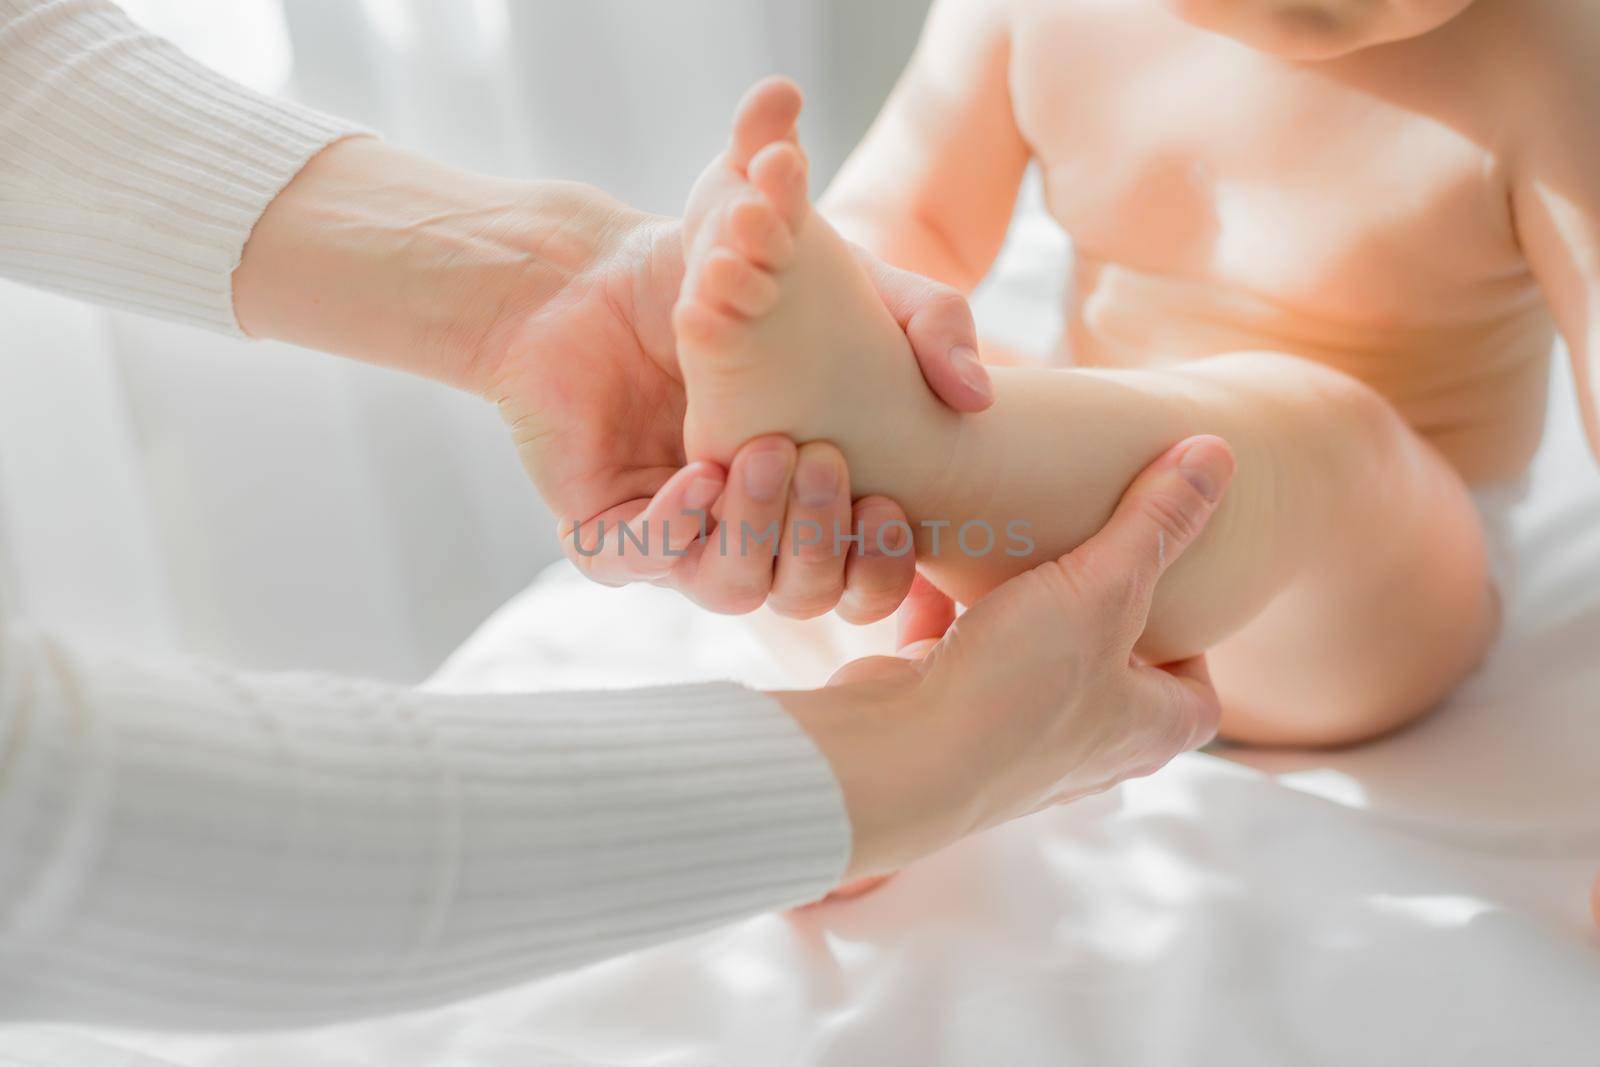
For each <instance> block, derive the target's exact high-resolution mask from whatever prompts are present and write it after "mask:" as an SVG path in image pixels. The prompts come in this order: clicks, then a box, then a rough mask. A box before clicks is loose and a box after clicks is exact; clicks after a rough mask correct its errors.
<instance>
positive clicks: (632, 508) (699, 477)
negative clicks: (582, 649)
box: [559, 462, 727, 585]
mask: <svg viewBox="0 0 1600 1067" xmlns="http://www.w3.org/2000/svg"><path fill="white" fill-rule="evenodd" d="M726 484H727V475H726V474H725V473H724V472H723V470H722V468H721V467H719V466H717V464H715V463H709V462H698V463H691V464H690V465H689V466H687V467H685V468H684V469H683V470H681V471H679V472H678V473H677V474H675V475H673V476H672V477H671V478H669V479H668V480H667V483H666V484H665V485H663V486H662V487H661V489H660V491H659V492H657V493H656V495H655V497H654V498H652V499H650V500H647V501H646V500H633V501H629V502H628V503H626V504H619V505H617V506H616V507H614V508H611V509H610V510H608V511H605V512H603V513H601V514H600V515H597V516H596V517H594V518H593V519H589V520H588V521H586V522H582V523H578V522H571V521H563V522H562V523H561V526H560V528H559V533H560V536H561V548H562V551H563V552H564V553H565V554H566V556H567V558H568V559H570V560H571V561H572V562H573V564H574V565H576V566H577V568H578V569H579V570H580V571H582V572H583V573H584V574H585V575H587V576H588V577H589V578H591V579H593V580H594V581H597V582H600V583H602V584H605V585H626V584H628V583H629V582H639V581H658V580H661V579H663V578H665V577H666V576H667V575H668V574H670V573H671V572H672V570H673V568H674V567H676V566H677V565H678V563H679V562H680V561H681V560H682V558H683V553H684V552H686V551H687V550H688V548H689V546H691V545H692V544H693V543H694V541H695V539H696V538H697V537H699V536H700V535H701V533H702V532H703V531H704V530H705V528H706V527H707V526H708V525H709V523H710V515H711V509H712V507H713V506H714V505H715V504H716V502H717V500H718V498H719V497H721V495H722V492H723V488H724V486H725V485H726Z"/></svg>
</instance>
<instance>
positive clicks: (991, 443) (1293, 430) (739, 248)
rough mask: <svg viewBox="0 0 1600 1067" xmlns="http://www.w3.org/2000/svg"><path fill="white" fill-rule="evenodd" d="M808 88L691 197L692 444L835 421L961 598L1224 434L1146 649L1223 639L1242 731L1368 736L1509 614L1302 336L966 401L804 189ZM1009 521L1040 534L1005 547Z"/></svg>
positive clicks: (1462, 668)
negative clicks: (938, 382)
mask: <svg viewBox="0 0 1600 1067" xmlns="http://www.w3.org/2000/svg"><path fill="white" fill-rule="evenodd" d="M798 109H799V101H798V97H797V95H796V94H795V93H794V91H793V90H792V89H791V88H789V87H787V86H784V85H782V84H769V85H767V86H763V87H762V88H761V89H760V90H758V91H757V92H756V93H754V94H752V96H751V97H750V98H748V99H747V101H746V103H745V105H744V106H743V107H742V108H741V111H740V116H739V119H738V121H737V123H736V129H735V135H734V144H733V147H732V148H731V149H730V151H729V152H728V153H727V155H726V156H724V157H723V158H722V159H721V160H719V161H718V162H717V163H716V164H714V165H713V167H712V168H711V169H710V170H709V171H708V172H707V175H706V177H705V178H703V179H702V182H701V184H700V186H699V187H698V188H697V190H696V194H695V197H694V200H693V201H692V202H691V210H690V218H689V227H688V233H689V240H690V268H689V276H688V280H687V282H686V284H685V290H684V296H683V299H682V301H681V303H680V307H679V312H678V316H677V325H678V329H679V349H680V357H681V360H682V363H683V368H684V374H685V379H686V382H687V385H688V393H689V412H688V418H687V424H686V432H687V436H688V443H689V447H690V450H691V451H692V452H693V453H694V454H695V455H697V456H705V457H708V458H713V459H720V460H726V459H728V458H729V457H730V456H731V454H732V452H733V450H734V449H736V448H737V447H738V445H740V444H742V443H743V442H744V441H745V440H747V439H749V438H751V437H755V436H758V435H760V434H764V433H774V432H777V433H786V434H790V435H792V436H794V437H796V438H797V439H802V440H818V439H827V440H832V441H833V442H835V443H836V444H838V445H839V446H840V447H841V448H842V449H843V451H844V454H845V456H846V457H847V459H848V460H849V461H850V464H851V477H852V484H853V485H854V486H855V487H856V488H857V489H858V490H859V491H860V492H864V493H884V494H886V495H889V496H891V497H893V498H895V499H897V500H899V501H900V503H901V504H902V505H903V506H904V507H905V508H906V510H907V512H908V513H909V514H910V515H911V516H912V518H913V520H915V521H916V522H918V523H919V531H918V538H917V544H918V549H919V553H920V555H921V557H922V560H923V563H924V566H925V569H926V570H927V571H928V573H929V574H930V575H931V576H932V577H933V578H934V580H935V581H936V582H937V583H938V584H940V585H941V586H942V587H944V588H945V589H946V590H947V591H949V592H951V593H952V594H954V595H956V596H957V597H958V598H959V599H961V600H963V601H966V602H971V601H973V600H975V599H977V598H978V597H980V596H981V595H983V594H984V593H986V592H988V591H989V590H990V589H992V588H993V587H994V586H995V585H996V584H998V583H999V582H1001V581H1003V580H1005V579H1006V578H1009V577H1011V576H1012V575H1014V574H1017V573H1020V572H1021V571H1022V570H1024V569H1026V568H1027V567H1029V566H1032V565H1034V564H1036V563H1038V562H1040V561H1042V560H1044V559H1047V558H1053V557H1056V556H1059V555H1061V554H1062V553H1064V552H1066V551H1068V550H1070V549H1071V548H1073V547H1075V546H1076V545H1077V544H1079V543H1081V542H1082V541H1084V540H1086V539H1087V538H1088V537H1089V536H1090V535H1092V534H1093V533H1094V532H1095V531H1096V530H1097V529H1098V528H1099V527H1100V525H1101V524H1102V523H1103V522H1104V521H1105V519H1106V518H1107V517H1108V516H1109V515H1110V513H1111V510H1112V508H1113V507H1114V505H1115V504H1116V501H1117V499H1118V498H1119V497H1120V495H1121V494H1122V492H1123V490H1124V489H1125V488H1126V487H1127V485H1128V484H1129V483H1130V482H1131V480H1132V479H1133V477H1134V476H1135V475H1136V474H1137V473H1138V472H1139V470H1141V469H1142V468H1143V467H1144V466H1145V465H1146V464H1147V463H1148V462H1150V461H1151V460H1152V459H1154V458H1155V457H1156V456H1157V455H1159V454H1160V453H1161V452H1162V451H1164V450H1165V449H1166V448H1168V447H1170V446H1171V445H1172V444H1174V443H1175V442H1177V441H1179V440H1181V439H1183V438H1184V437H1187V436H1190V435H1192V434H1195V433H1216V434H1220V435H1221V436H1223V437H1225V438H1227V439H1228V441H1229V442H1230V443H1231V444H1232V445H1233V447H1234V449H1235V451H1236V453H1237V454H1238V457H1239V471H1238V475H1237V476H1236V478H1235V481H1234V484H1233V488H1232V489H1231V491H1230V492H1229V494H1228V498H1227V500H1226V501H1225V503H1224V505H1223V507H1222V508H1221V509H1220V511H1219V513H1218V515H1217V517H1216V519H1215V520H1214V521H1213V524H1212V526H1211V527H1210V528H1209V529H1208V531H1207V532H1206V534H1205V536H1204V537H1203V538H1202V539H1201V541H1200V543H1199V544H1197V545H1196V546H1195V547H1194V548H1193V549H1191V550H1190V552H1189V553H1187V554H1186V555H1185V556H1184V558H1183V559H1182V560H1181V561H1180V562H1179V563H1178V565H1177V566H1176V567H1174V569H1173V570H1172V571H1171V572H1170V573H1169V575H1168V576H1167V578H1166V579H1165V580H1164V581H1163V583H1162V586H1161V588H1160V590H1159V591H1158V596H1157V603H1156V607H1155V611H1154V612H1153V614H1152V616H1151V620H1150V626H1149V629H1148V631H1147V633H1146V634H1145V637H1144V639H1143V641H1142V642H1141V645H1140V651H1141V654H1143V655H1146V656H1147V657H1149V658H1151V659H1154V660H1160V661H1165V660H1169V659H1176V658H1182V657H1186V656H1189V655H1193V654H1195V653H1198V652H1201V651H1204V650H1207V649H1212V648H1216V649H1217V652H1216V659H1215V664H1216V670H1217V675H1218V684H1219V689H1220V691H1221V692H1222V694H1223V699H1224V704H1225V707H1226V709H1227V711H1226V719H1225V726H1226V728H1227V729H1228V731H1229V732H1230V733H1232V734H1233V735H1234V736H1238V737H1240V738H1242V739H1245V740H1255V741H1263V742H1277V743H1301V744H1305V743H1323V744H1327V743H1339V742H1345V741H1352V740H1357V739H1360V738H1362V737H1367V736H1372V735H1374V734H1376V733H1380V732H1383V731H1385V730H1388V729H1391V728H1393V727H1395V726H1398V725H1400V724H1402V723H1403V722H1405V721H1407V720H1408V719H1409V718H1411V717H1413V716H1415V715H1416V714H1418V713H1420V712H1422V711H1424V710H1426V709H1427V708H1428V707H1429V706H1431V705H1432V704H1433V703H1434V702H1436V701H1437V700H1438V699H1439V698H1440V697H1442V696H1443V695H1444V694H1445V693H1447V692H1448V691H1449V690H1450V689H1451V688H1452V687H1453V686H1454V685H1455V684H1456V683H1457V682H1458V681H1459V680H1460V679H1461V678H1462V677H1463V676H1464V674H1465V673H1466V672H1467V671H1468V670H1469V669H1470V668H1471V666H1472V665H1473V664H1474V663H1475V662H1476V661H1477V659H1478V658H1479V656H1481V654H1482V652H1483V649H1484V648H1485V647H1486V645H1487V643H1488V641H1489V639H1490V636H1491V634H1492V633H1493V630H1494V627H1495V621H1496V620H1495V605H1494V602H1493V597H1492V595H1491V593H1490V591H1489V588H1488V585H1487V581H1486V578H1485V562H1484V549H1483V544H1482V536H1481V532H1480V530H1479V528H1478V525H1477V518H1476V514H1475V512H1474V510H1473V508H1472V506H1471V503H1470V501H1469V500H1468V498H1467V495H1466V493H1465V491H1464V489H1463V487H1462V485H1461V484H1460V481H1459V479H1458V478H1457V477H1456V476H1455V475H1454V473H1453V472H1451V471H1450V469H1449V468H1448V467H1447V466H1446V465H1445V463H1444V462H1443V461H1442V460H1441V459H1440V458H1439V457H1438V456H1437V455H1436V454H1435V453H1434V452H1433V451H1432V450H1431V449H1430V448H1429V447H1428V446H1427V445H1426V444H1425V443H1424V442H1423V441H1422V440H1421V439H1420V438H1418V437H1417V436H1416V435H1415V434H1413V433H1412V432H1411V431H1410V430H1409V429H1408V428H1407V427H1406V426H1405V425H1404V424H1403V423H1402V421H1401V420H1400V419H1399V417H1398V416H1397V415H1396V414H1395V413H1394V412H1393V411H1392V410H1391V409H1390V408H1389V407H1388V405H1387V404H1385V403H1384V402H1383V401H1382V400H1381V399H1380V398H1378V397H1377V396H1376V395H1375V394H1373V393H1372V392H1371V391H1370V390H1368V389H1366V388H1365V387H1363V386H1361V385H1360V384H1358V383H1356V382H1354V381H1353V380H1351V379H1349V378H1346V377H1343V376H1341V375H1338V374H1336V373H1334V372H1332V371H1329V370H1327V369H1325V368H1322V367H1319V366H1316V365H1314V364H1310V363H1307V362H1303V361H1300V360H1297V359H1294V358H1292V357H1288V356H1283V355H1275V354H1238V355H1230V356H1222V357H1217V358H1214V359H1210V360H1204V361H1200V362H1197V363H1193V364H1187V365H1183V366H1178V367H1174V368H1171V369H1166V370H1161V371H1129V372H1115V371H1108V372H1100V371H1050V370H1028V369H1006V368H997V369H996V370H995V372H994V378H995V384H996V394H997V402H996V405H995V408H994V410H993V411H991V412H989V413H986V414H985V415H982V416H976V417H965V418H963V417H959V416H955V415H953V414H951V413H950V412H948V411H946V410H945V409H944V408H943V407H942V406H941V405H940V404H939V403H938V402H937V401H936V400H935V399H934V398H933V397H932V395H931V394H930V393H929V392H928V390H927V389H926V387H925V386H924V385H923V383H922V381H921V379H920V375H919V372H918V370H917V368H916V364H915V362H914V361H913V360H912V358H911V356H910V353H909V350H908V347H907V344H906V341H905V339H904V337H903V335H902V334H901V332H900V329H899V327H898V326H897V325H896V324H895V323H894V321H893V320H892V319H891V318H890V317H889V316H888V314H887V313H886V312H885V311H884V309H883V307H882V304H881V302H880V301H879V300H878V298H877V296H876V294H875V293H873V292H872V290H871V286H870V285H869V284H868V282H867V279H866V277H865V275H864V274H863V273H862V272H861V270H860V268H859V267H858V266H857V264H856V263H855V261H854V259H853V257H852V255H851V253H850V251H849V249H848V248H847V247H846V246H845V245H844V243H843V242H842V241H841V240H840V239H839V237H838V236H837V234H835V233H834V232H833V230H832V229H831V228H830V227H828V225H827V224H826V223H825V222H824V221H823V220H822V219H821V218H820V217H818V216H817V215H816V214H815V213H813V212H812V211H811V210H810V207H809V205H808V203H807V202H806V191H805V161H804V157H803V155H802V154H801V153H800V151H799V148H798V146H797V145H796V144H795V143H794V139H793V126H794V120H795V117H796V115H797V114H798ZM940 523H948V524H950V525H948V526H938V525H929V524H940ZM968 523H976V524H977V525H973V526H969V527H968V529H967V533H968V536H967V537H966V538H965V540H963V539H962V538H961V537H960V532H961V527H962V526H963V525H964V524H968ZM936 531H937V534H938V537H937V540H938V542H939V543H938V544H937V546H936V545H935V543H934V542H935V532H936ZM1018 532H1020V533H1022V534H1024V536H1025V538H1026V539H1027V541H1029V542H1031V551H1028V552H1026V553H1021V552H1017V551H1015V550H1016V549H1018V548H1020V547H1023V545H1022V544H1021V542H1019V541H1018V539H1017V538H1015V537H1014V536H1012V535H1013V534H1015V533H1018ZM991 537H992V544H991ZM1008 550H1011V551H1008Z"/></svg>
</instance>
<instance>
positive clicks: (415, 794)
mask: <svg viewBox="0 0 1600 1067" xmlns="http://www.w3.org/2000/svg"><path fill="white" fill-rule="evenodd" d="M352 129H353V128H352V127H350V126H349V125H348V124H345V123H343V122H340V121H338V120H336V119H331V118H328V117H326V116H322V115H318V114H315V113H313V112H310V111H307V110H305V109H302V108H299V107H294V106H291V105H288V104H285V103H282V102H279V101H274V100H270V99H267V98H264V97H261V96H259V95H256V94H254V93H251V92H249V91H248V90H245V89H243V88H241V87H239V86H237V85H235V84H233V83H231V82H229V81H227V80H226V79H224V78H221V77H219V76H218V75H216V74H214V73H212V72H210V71H207V70H206V69H204V68H203V67H201V66H199V65H197V64H195V63H194V62H192V61H190V60H189V59H187V58H186V57H184V56H183V55H182V54H181V53H180V52H178V51H177V50H176V49H174V48H173V47H172V46H171V45H169V44H167V43H166V42H164V41H162V40H160V39H158V38H155V37H153V36H151V35H149V34H146V33H144V32H142V31H140V30H139V29H138V28H137V27H135V26H134V25H132V24H131V23H129V22H128V21H127V20H126V19H125V18H124V17H123V16H122V14H121V13H120V12H119V10H118V9H117V8H115V7H114V6H112V5H111V4H109V3H104V2H100V0H55V2H45V0H0V273H3V274H5V275H7V276H10V277H12V278H16V279H19V280H22V281H25V282H29V283H31V284H35V285H39V286H43V287H46V288H50V289H55V290H58V291H62V292H67V293H73V294H76V295H79V296H82V297H85V298H87V299H90V300H94V301H97V302H100V303H106V304H114V305H118V306H122V307H127V308H132V309H134V310H137V311H141V312H145V313H148V314H152V315H160V316H163V317H166V318H171V319H178V320H181V321H186V322H191V323H194V324H196V325H200V326H206V327H210V328H213V329H217V330H222V331H228V332H237V331H238V325H237V323H236V321H235V319H234V315H233V308H232V291H231V275H232V272H233V269H234V268H235V267H236V266H237V265H238V262H239V257H240V254H241V251H242V249H243V247H244V243H245V240H246V239H247V237H248V236H249V233H250V229H251V227H252V226H253V225H254V224H255V221H256V219H257V218H258V217H259V216H260V215H261V213H262V211H263V210H264V209H265V208H266V206H267V204H268V203H269V202H270V201H271V200H272V198H273V197H274V196H275V195H276V193H277V192H278V191H279V190H280V189H281V188H283V186H284V185H285V184H287V182H288V181H289V180H290V179H291V178H292V177H293V176H294V175H295V174H296V172H298V170H299V169H300V168H301V166H302V165H304V163H305V162H306V161H307V160H308V159H309V158H310V157H311V156H312V155H314V154H315V153H316V152H317V151H318V150H319V149H320V148H322V147H323V146H325V145H326V144H328V143H329V142H331V141H333V140H336V139H337V138H339V137H341V136H344V135H346V134H347V133H350V132H352ZM0 329H3V324H0ZM3 336H4V335H3V332H0V337H3ZM0 358H7V359H20V358H27V353H25V352H16V351H4V350H3V349H0ZM849 847H850V840H849V826H848V822H847V820H846V816H845V812H844V807H843V802H842V799H841V796H840V793H839V789H838V785H837V783H836V782H835V780H834V778H833V776H832V774H831V772H830V770H829V768H828V765H827V763H826V761H825V760H824V759H823V757H822V756H821V755H820V754H819V752H818V751H817V749H816V748H815V746H814V745H813V744H812V743H811V741H810V740H809V739H808V738H807V737H806V735H805V734H804V732H803V731H802V730H801V729H800V728H799V727H798V726H797V725H796V724H795V723H794V721H793V720H792V719H791V718H790V717H789V716H788V715H787V714H785V713H784V711H783V710H782V709H781V708H780V707H779V706H778V705H777V704H776V703H775V702H773V701H772V700H770V699H769V698H767V697H764V696H761V695H759V694H756V693H753V692H750V691H748V690H745V689H742V688H739V687H737V686H732V685H707V686H698V687H692V688H681V689H674V690H652V691H636V692H617V693H590V694H545V695H518V696H510V695H504V696H502V695H495V696H441V695H432V694H425V693H418V692H415V691H411V690H405V689H398V688H392V687H387V686H381V685H375V684H366V683H360V682H354V681H349V680H343V679H333V678H319V677H309V676H286V677H265V676H255V675H249V674H244V673H240V672H237V671H233V670H229V669H225V668H222V667H216V666H211V665H207V664H201V663H193V662H178V663H150V662H140V661H138V660H136V659H132V658H128V657H125V656H121V655H118V654H116V653H114V652H109V651H103V650H93V649H88V648H83V647H78V646H76V645H74V644H73V643H72V642H71V641H70V640H67V639H61V638H57V637H53V636H47V635H42V634H37V633H32V632H29V631H28V630H27V629H26V628H25V627H22V626H20V625H17V624H16V623H15V622H14V621H8V620H7V619H6V618H5V617H4V615H3V614H0V1018H11V1019H30V1018H69V1019H85V1020H91V1021H94V1020H99V1021H112V1022H122V1023H132V1024H153V1025H163V1026H167V1025H177V1026H189V1025H197V1026H203V1027H218V1026H224V1027H226V1026H257V1025H278V1024H286V1023H300V1022H313V1021H320V1020H332V1019H339V1018H346V1017H351V1016H354V1015H358V1014H367V1013H375V1012H385V1011H393V1010H400V1009H404V1008H408V1007H412V1006H421V1005H427V1004H434V1003H440V1002H444V1001H447V1000H451V999H454V998H457V997H461V996H464V995H467V994H471V993H474V992H477V991H485V990H489V989H493V988H497V987H501V986H506V985H510V984H514V983H517V982H520V981H524V980H527V979H532V978H536V977H539V976H541V975H546V974H550V973H552V972H555V971H558V970H562V969H565V968H570V967H575V966H578V965H581V964H583V963H586V962H589V961H593V960H598V959H601V958H604V957H606V956H609V955H613V954H617V953H621V952H625V951H628V950H630V949H633V948H637V947H640V946H644V945H649V944H652V943H655V942H660V941H664V940H668V939H671V938H673V937H676V936H678V935H682V934H686V933H689V932H692V931H695V930H699V929H703V928H706V927H710V926H714V925H717V924H721V923H725V922H728V921H730V920H734V919H738V918H741V917H744V916H747V915H751V914H755V913H757V912H760V911H764V910H769V909H772V908H776V907H781V906H785V905H789V904H795V903H800V902H803V901H806V900H809V899H814V898H815V897H817V896H819V895H820V894H821V893H823V892H824V891H826V890H827V889H828V888H829V887H830V886H832V885H833V884H834V883H835V882H836V880H837V879H838V877H839V876H840V874H841V872H842V871H843V868H844V865H845V862H846V859H847V856H848V853H849Z"/></svg>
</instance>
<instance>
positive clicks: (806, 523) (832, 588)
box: [768, 441, 854, 619]
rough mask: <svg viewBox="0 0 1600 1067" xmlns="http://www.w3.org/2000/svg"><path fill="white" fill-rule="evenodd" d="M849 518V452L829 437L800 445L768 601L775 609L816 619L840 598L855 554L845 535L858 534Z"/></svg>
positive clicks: (779, 611)
mask: <svg viewBox="0 0 1600 1067" xmlns="http://www.w3.org/2000/svg"><path fill="white" fill-rule="evenodd" d="M850 517H851V506H850V474H849V471H848V470H847V469H846V467H845V462H844V456H843V455H841V454H840V452H839V450H838V448H836V447H834V446H833V445H831V444H828V443H826V442H820V441H819V442H812V443H810V444H807V445H803V446H801V448H800V454H799V458H798V461H797V463H796V465H795V473H794V482H793V484H792V485H791V486H790V491H789V514H788V517H787V518H786V519H785V520H784V523H783V540H782V543H781V546H780V548H779V550H778V560H777V571H776V575H775V577H774V579H773V583H772V596H771V598H770V599H769V601H768V603H769V604H770V605H771V607H772V610H773V611H775V612H777V613H778V614H779V615H784V616H787V617H789V618H792V619H814V618H816V617H817V616H818V615H824V614H826V613H828V612H829V611H832V610H833V608H834V606H835V605H836V604H838V603H839V598H840V597H841V596H843V595H844V568H845V561H846V560H847V559H848V558H849V555H850V553H849V547H850V544H849V542H848V541H847V540H846V538H849V537H852V536H853V535H854V531H853V530H851V528H850Z"/></svg>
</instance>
